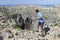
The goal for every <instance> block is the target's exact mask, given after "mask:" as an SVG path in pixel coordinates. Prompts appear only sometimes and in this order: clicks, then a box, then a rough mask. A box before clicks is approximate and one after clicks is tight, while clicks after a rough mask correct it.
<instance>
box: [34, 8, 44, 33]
mask: <svg viewBox="0 0 60 40" xmlns="http://www.w3.org/2000/svg"><path fill="white" fill-rule="evenodd" d="M35 12H36V13H37V19H38V27H37V32H39V28H41V32H42V31H43V24H44V20H43V15H42V13H41V12H39V10H38V9H36V10H35Z"/></svg>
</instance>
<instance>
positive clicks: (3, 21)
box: [0, 6, 60, 40]
mask: <svg viewBox="0 0 60 40" xmlns="http://www.w3.org/2000/svg"><path fill="white" fill-rule="evenodd" d="M35 9H39V10H40V12H41V13H43V18H44V20H45V25H44V27H47V26H48V27H49V28H50V31H48V32H47V35H46V36H45V37H41V32H36V30H37V19H36V13H35ZM20 14H21V15H22V18H23V19H24V20H26V18H27V17H29V18H30V19H32V25H31V26H30V27H29V25H28V27H29V28H31V29H30V30H29V28H28V29H21V24H23V23H21V22H19V21H18V20H19V17H21V15H20ZM22 22H23V21H22ZM29 24H31V23H29ZM17 25H19V26H17ZM26 25H27V24H26V22H25V26H26ZM0 40H60V7H58V6H0Z"/></svg>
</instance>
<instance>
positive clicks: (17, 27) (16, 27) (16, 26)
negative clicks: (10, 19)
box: [13, 25, 21, 29]
mask: <svg viewBox="0 0 60 40" xmlns="http://www.w3.org/2000/svg"><path fill="white" fill-rule="evenodd" d="M13 27H14V29H21V27H20V26H18V25H13Z"/></svg>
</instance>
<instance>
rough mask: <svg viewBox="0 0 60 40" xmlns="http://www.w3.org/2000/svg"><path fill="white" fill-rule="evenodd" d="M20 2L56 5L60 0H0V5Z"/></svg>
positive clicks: (18, 3)
mask: <svg viewBox="0 0 60 40" xmlns="http://www.w3.org/2000/svg"><path fill="white" fill-rule="evenodd" d="M20 4H36V5H58V4H60V0H0V5H20Z"/></svg>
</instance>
